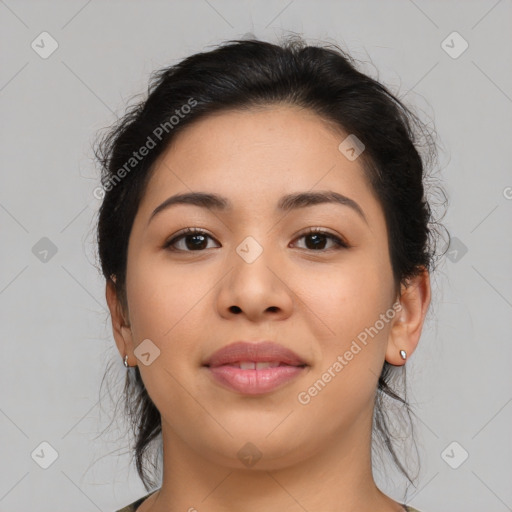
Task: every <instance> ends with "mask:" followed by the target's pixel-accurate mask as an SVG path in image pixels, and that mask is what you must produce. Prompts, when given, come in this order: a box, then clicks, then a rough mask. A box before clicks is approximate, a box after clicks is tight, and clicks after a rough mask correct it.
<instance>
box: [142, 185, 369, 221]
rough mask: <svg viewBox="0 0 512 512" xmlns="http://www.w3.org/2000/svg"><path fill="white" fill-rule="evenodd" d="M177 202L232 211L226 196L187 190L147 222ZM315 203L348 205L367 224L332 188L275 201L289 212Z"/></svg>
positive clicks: (359, 211) (356, 206) (355, 205)
mask: <svg viewBox="0 0 512 512" xmlns="http://www.w3.org/2000/svg"><path fill="white" fill-rule="evenodd" d="M179 204H191V205H194V206H199V207H200V208H206V209H211V210H216V211H220V212H227V211H232V209H233V205H232V203H231V201H230V200H229V199H228V198H227V197H223V196H221V195H218V194H212V193H205V192H188V193H184V194H176V195H174V196H171V197H168V198H167V199H166V200H165V201H164V202H163V203H162V204H160V205H158V206H157V207H156V208H155V209H154V210H153V212H152V213H151V215H150V217H149V220H148V224H149V223H150V222H151V220H152V219H153V218H154V217H155V216H156V215H157V214H158V213H160V212H162V211H164V210H167V209H168V208H170V207H171V206H174V205H179ZM317 204H338V205H342V206H348V207H349V208H351V209H352V210H353V211H355V212H356V213H357V214H358V215H359V216H360V217H361V218H362V219H363V220H364V221H365V222H366V224H368V221H367V219H366V216H365V214H364V212H363V209H362V208H361V207H360V206H359V204H358V203H356V202H355V201H354V200H353V199H350V197H347V196H344V195H343V194H339V193H338V192H334V191H332V190H327V191H319V192H297V193H294V194H287V195H285V196H282V197H281V198H280V199H279V202H278V203H277V208H276V209H277V211H279V212H289V211H291V210H296V209H299V208H306V207H309V206H314V205H317Z"/></svg>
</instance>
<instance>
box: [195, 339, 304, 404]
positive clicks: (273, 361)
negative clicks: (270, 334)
mask: <svg viewBox="0 0 512 512" xmlns="http://www.w3.org/2000/svg"><path fill="white" fill-rule="evenodd" d="M203 367H204V368H206V369H207V370H208V373H209V375H210V376H211V377H212V378H213V380H214V381H215V382H216V383H217V384H220V385H221V386H222V387H224V388H227V389H229V390H230V391H235V392H237V393H240V394H244V395H261V394H265V393H269V392H272V391H275V390H277V389H278V388H281V387H283V386H284V385H285V384H287V383H289V382H290V381H292V380H293V379H295V378H297V377H299V376H300V375H301V374H303V373H304V372H305V370H306V369H307V367H308V364H307V363H306V362H305V361H304V360H302V359H301V358H300V357H299V356H298V355H297V354H295V353H294V352H293V351H291V350H290V349H287V348H285V347H283V346H282V345H278V344H276V343H274V342H270V341H264V342H260V343H248V342H243V341H240V342H235V343H232V344H230V345H227V346H226V347H223V348H222V349H220V350H218V351H217V352H215V353H214V354H213V355H212V356H211V357H210V358H209V359H208V360H207V361H206V362H205V363H204V364H203Z"/></svg>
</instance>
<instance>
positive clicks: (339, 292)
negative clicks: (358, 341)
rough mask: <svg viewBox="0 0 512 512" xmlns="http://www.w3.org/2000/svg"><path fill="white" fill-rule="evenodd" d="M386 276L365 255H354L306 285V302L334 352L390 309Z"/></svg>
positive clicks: (387, 274) (383, 270)
mask: <svg viewBox="0 0 512 512" xmlns="http://www.w3.org/2000/svg"><path fill="white" fill-rule="evenodd" d="M390 289H391V283H390V276H389V272H386V270H385V269H384V268H382V265H381V264H379V263H378V262H376V261H375V260H373V259H371V258H368V257H366V256H365V255H355V256H354V257H353V258H351V259H350V260H348V259H347V261H345V262H343V264H341V265H340V266H339V267H337V268H332V267H331V268H330V269H329V270H328V271H327V272H325V273H316V274H315V275H314V278H312V279H311V280H310V281H309V284H308V292H307V301H308V306H309V307H310V308H311V309H312V311H314V312H315V314H316V315H317V317H318V320H319V322H320V323H323V324H324V325H325V327H326V328H327V329H326V330H325V332H327V333H328V334H329V335H328V336H327V337H325V338H324V339H328V338H331V339H330V341H331V342H332V341H333V340H334V341H336V348H342V347H343V346H344V345H346V344H347V343H348V344H349V345H350V341H351V340H352V339H354V338H356V337H357V336H358V334H359V333H360V332H362V331H364V329H365V328H369V327H370V326H372V325H374V323H375V322H376V321H377V320H378V319H379V315H380V314H381V313H385V311H386V310H387V308H389V307H390Z"/></svg>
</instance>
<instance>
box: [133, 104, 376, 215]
mask: <svg viewBox="0 0 512 512" xmlns="http://www.w3.org/2000/svg"><path fill="white" fill-rule="evenodd" d="M347 135H348V134H347V133H344V132H343V131H342V130H341V128H340V127H337V126H335V125H334V123H328V122H327V121H325V120H323V119H322V118H320V117H319V116H318V115H316V114H315V113H314V112H312V111H310V110H308V109H303V108H299V107H296V106H288V105H274V106H266V107H262V108H251V109H249V110H236V111H234V110H231V111H222V112H219V113H215V114H213V115H209V116H207V117H205V118H203V119H200V120H198V121H196V122H194V123H192V124H190V125H189V126H187V127H186V128H185V129H184V130H183V131H182V132H179V133H178V134H177V135H176V136H175V138H174V139H173V140H172V143H171V144H170V146H169V147H168V148H167V149H166V150H165V151H164V153H162V155H160V157H159V159H158V160H157V162H156V163H155V167H154V170H153V174H152V176H151V179H150V181H149V183H148V187H147V189H146V193H145V196H144V198H143V201H142V203H141V205H140V209H141V210H142V212H143V215H145V216H146V217H147V216H149V215H150V211H149V210H150V208H151V207H153V208H154V207H155V206H157V205H158V204H160V203H161V202H162V201H164V200H165V199H166V198H167V197H168V196H169V195H171V194H174V193H178V192H180V193H182V192H190V191H203V192H214V193H218V194H221V195H223V196H227V197H229V198H230V199H231V202H232V204H233V205H234V206H235V208H237V210H243V209H244V210H252V211H253V212H256V209H259V208H262V207H263V206H264V205H268V206H269V207H271V208H275V204H276V203H277V200H278V199H279V198H280V197H281V196H282V195H284V194H287V193H290V192H294V191H314V190H315V189H322V190H328V189H329V190H334V191H337V192H339V193H341V194H344V195H346V196H349V197H353V198H354V199H355V200H356V201H357V202H359V203H361V202H362V203H366V208H365V209H370V210H371V209H372V208H373V209H377V210H378V208H379V205H378V204H373V205H372V204H371V203H372V202H373V203H375V202H376V201H375V198H374V197H373V191H372V189H371V188H370V186H369V182H368V180H367V179H366V175H365V173H364V171H363V167H362V160H361V159H356V160H354V161H350V160H349V159H347V158H346V157H345V155H344V154H343V153H342V152H340V150H339V149H338V147H339V145H340V143H341V142H342V141H343V140H344V139H345V138H346V137H347ZM356 198H357V199H356ZM151 211H152V210H151ZM375 213H378V212H375Z"/></svg>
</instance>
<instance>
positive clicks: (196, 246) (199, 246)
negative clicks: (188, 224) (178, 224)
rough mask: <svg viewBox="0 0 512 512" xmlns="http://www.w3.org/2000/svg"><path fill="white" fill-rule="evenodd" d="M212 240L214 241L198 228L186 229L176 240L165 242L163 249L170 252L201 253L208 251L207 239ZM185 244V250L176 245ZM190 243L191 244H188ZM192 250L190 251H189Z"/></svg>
mask: <svg viewBox="0 0 512 512" xmlns="http://www.w3.org/2000/svg"><path fill="white" fill-rule="evenodd" d="M208 238H210V239H212V240H213V238H212V237H211V236H210V235H209V234H208V233H207V232H206V231H203V230H202V229H197V228H186V229H185V230H183V231H182V232H181V234H178V235H177V236H175V237H174V238H171V239H170V240H168V241H167V242H165V244H164V246H163V248H164V249H168V250H170V251H185V252H192V251H201V250H203V249H208V247H207V239H208ZM182 241H184V242H185V244H184V245H185V249H183V244H182V247H178V248H176V245H177V244H178V242H182ZM187 241H189V243H187ZM189 249H190V250H189Z"/></svg>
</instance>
